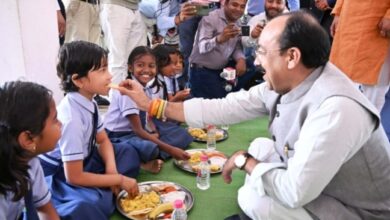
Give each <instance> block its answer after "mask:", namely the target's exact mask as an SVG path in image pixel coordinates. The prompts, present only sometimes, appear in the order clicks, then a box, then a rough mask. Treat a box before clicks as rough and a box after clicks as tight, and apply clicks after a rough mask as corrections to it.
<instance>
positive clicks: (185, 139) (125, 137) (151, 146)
mask: <svg viewBox="0 0 390 220" xmlns="http://www.w3.org/2000/svg"><path fill="white" fill-rule="evenodd" d="M153 123H154V124H155V125H156V128H157V130H158V133H159V135H160V140H161V141H163V142H165V143H167V144H170V145H172V146H175V147H178V148H181V149H187V148H188V145H189V144H190V143H191V142H192V141H193V138H192V136H191V135H189V134H188V132H187V131H186V130H185V129H183V128H182V127H180V126H179V125H178V124H177V123H176V122H162V121H160V120H157V119H154V120H153ZM106 132H107V134H108V137H109V138H110V140H111V142H112V143H122V144H125V145H127V146H129V147H132V148H134V149H135V150H136V151H137V152H138V154H139V157H140V158H141V161H142V162H143V163H146V162H148V161H151V160H154V159H157V158H161V159H163V160H166V159H169V158H171V155H169V154H168V153H167V152H164V151H160V150H159V148H158V146H157V144H155V143H154V142H152V141H150V140H145V139H142V138H140V137H138V136H137V135H136V134H135V133H134V132H132V131H128V132H114V131H109V130H106Z"/></svg>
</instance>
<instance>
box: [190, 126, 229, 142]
mask: <svg viewBox="0 0 390 220" xmlns="http://www.w3.org/2000/svg"><path fill="white" fill-rule="evenodd" d="M188 132H189V133H190V135H191V136H192V137H194V138H196V139H199V140H202V141H207V132H206V130H205V129H202V128H188ZM223 135H224V133H223V130H219V129H217V131H216V133H215V139H216V140H220V139H222V138H223Z"/></svg>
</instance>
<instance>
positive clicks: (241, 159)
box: [234, 152, 252, 170]
mask: <svg viewBox="0 0 390 220" xmlns="http://www.w3.org/2000/svg"><path fill="white" fill-rule="evenodd" d="M250 157H252V155H250V154H249V153H248V152H246V153H243V154H240V155H238V156H236V158H234V165H235V166H236V167H237V168H238V169H240V170H242V169H244V167H245V164H246V162H247V161H248V158H250Z"/></svg>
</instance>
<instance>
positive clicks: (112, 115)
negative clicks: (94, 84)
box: [104, 90, 139, 132]
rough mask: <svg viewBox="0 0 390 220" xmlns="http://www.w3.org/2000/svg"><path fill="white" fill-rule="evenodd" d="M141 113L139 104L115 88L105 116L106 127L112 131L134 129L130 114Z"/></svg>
mask: <svg viewBox="0 0 390 220" xmlns="http://www.w3.org/2000/svg"><path fill="white" fill-rule="evenodd" d="M132 114H137V115H139V109H138V106H137V105H136V104H135V102H134V101H133V100H132V99H131V98H130V97H129V96H127V95H122V94H121V93H120V92H119V91H117V90H113V92H112V96H111V103H110V106H109V107H108V110H107V113H106V115H105V117H104V127H105V128H106V129H108V130H110V131H114V132H119V131H129V132H130V131H132V127H131V123H130V121H129V119H128V118H127V116H128V115H132Z"/></svg>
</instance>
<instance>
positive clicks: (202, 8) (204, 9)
mask: <svg viewBox="0 0 390 220" xmlns="http://www.w3.org/2000/svg"><path fill="white" fill-rule="evenodd" d="M195 7H196V15H199V16H206V15H209V12H210V11H211V9H210V8H209V5H200V4H195Z"/></svg>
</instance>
